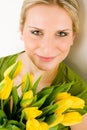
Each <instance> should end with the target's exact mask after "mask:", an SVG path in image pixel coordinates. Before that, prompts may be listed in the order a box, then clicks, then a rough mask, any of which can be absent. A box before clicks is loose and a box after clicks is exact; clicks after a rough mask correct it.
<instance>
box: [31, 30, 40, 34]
mask: <svg viewBox="0 0 87 130" xmlns="http://www.w3.org/2000/svg"><path fill="white" fill-rule="evenodd" d="M31 33H32V34H34V35H42V33H41V32H40V31H38V30H34V31H31Z"/></svg>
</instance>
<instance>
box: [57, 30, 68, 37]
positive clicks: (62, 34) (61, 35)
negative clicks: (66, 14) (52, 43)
mask: <svg viewBox="0 0 87 130" xmlns="http://www.w3.org/2000/svg"><path fill="white" fill-rule="evenodd" d="M57 35H58V36H60V37H65V36H67V35H68V33H67V32H63V31H61V32H58V34H57Z"/></svg>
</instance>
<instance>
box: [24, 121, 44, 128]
mask: <svg viewBox="0 0 87 130" xmlns="http://www.w3.org/2000/svg"><path fill="white" fill-rule="evenodd" d="M26 130H42V129H41V125H40V123H39V121H38V120H36V119H31V120H28V121H27V123H26Z"/></svg>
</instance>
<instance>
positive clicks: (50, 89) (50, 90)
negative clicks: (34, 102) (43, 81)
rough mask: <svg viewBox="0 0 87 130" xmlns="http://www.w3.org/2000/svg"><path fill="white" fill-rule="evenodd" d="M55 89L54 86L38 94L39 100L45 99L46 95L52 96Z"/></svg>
mask: <svg viewBox="0 0 87 130" xmlns="http://www.w3.org/2000/svg"><path fill="white" fill-rule="evenodd" d="M53 89H54V86H50V87H46V88H43V89H42V90H41V91H40V92H38V93H37V97H38V99H40V98H41V97H43V96H44V95H48V96H49V95H50V94H51V93H52V91H53Z"/></svg>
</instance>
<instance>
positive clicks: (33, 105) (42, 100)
mask: <svg viewBox="0 0 87 130" xmlns="http://www.w3.org/2000/svg"><path fill="white" fill-rule="evenodd" d="M47 96H48V95H45V96H44V97H42V98H41V99H40V100H38V101H36V102H35V103H34V104H32V105H31V106H32V107H38V108H40V107H41V106H42V105H43V103H44V102H45V100H46V98H47Z"/></svg>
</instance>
